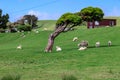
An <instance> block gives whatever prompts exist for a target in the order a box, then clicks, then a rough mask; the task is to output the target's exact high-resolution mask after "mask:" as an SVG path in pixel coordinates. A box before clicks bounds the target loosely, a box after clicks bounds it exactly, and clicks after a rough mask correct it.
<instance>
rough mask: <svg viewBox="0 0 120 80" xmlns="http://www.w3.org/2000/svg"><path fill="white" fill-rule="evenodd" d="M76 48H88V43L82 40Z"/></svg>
mask: <svg viewBox="0 0 120 80" xmlns="http://www.w3.org/2000/svg"><path fill="white" fill-rule="evenodd" d="M78 47H79V48H80V47H88V41H85V40H83V41H82V42H80V43H79V44H78Z"/></svg>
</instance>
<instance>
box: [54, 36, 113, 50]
mask: <svg viewBox="0 0 120 80" xmlns="http://www.w3.org/2000/svg"><path fill="white" fill-rule="evenodd" d="M72 41H73V42H75V41H78V37H74V38H73V40H72ZM107 44H108V46H111V45H112V42H111V41H110V40H109V41H108V43H107ZM88 45H89V43H88V41H85V40H83V41H81V42H80V43H79V44H78V50H86V49H87V48H88ZM95 47H96V48H98V47H100V42H99V41H98V42H96V43H95ZM56 51H62V48H61V47H59V46H56Z"/></svg>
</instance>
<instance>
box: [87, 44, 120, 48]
mask: <svg viewBox="0 0 120 80" xmlns="http://www.w3.org/2000/svg"><path fill="white" fill-rule="evenodd" d="M117 46H120V45H111V46H108V45H101V46H100V47H99V48H103V47H117ZM88 48H96V46H89V47H88Z"/></svg>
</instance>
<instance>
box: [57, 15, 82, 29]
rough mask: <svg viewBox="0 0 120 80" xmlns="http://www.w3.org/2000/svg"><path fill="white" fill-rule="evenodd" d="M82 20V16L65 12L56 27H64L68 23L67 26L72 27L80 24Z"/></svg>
mask: <svg viewBox="0 0 120 80" xmlns="http://www.w3.org/2000/svg"><path fill="white" fill-rule="evenodd" d="M81 22H82V19H81V17H80V16H78V15H76V14H74V13H65V14H63V15H62V16H61V17H60V18H59V19H58V20H57V22H56V29H57V28H58V27H62V26H63V25H66V28H69V29H70V28H72V27H75V26H77V25H80V24H81Z"/></svg>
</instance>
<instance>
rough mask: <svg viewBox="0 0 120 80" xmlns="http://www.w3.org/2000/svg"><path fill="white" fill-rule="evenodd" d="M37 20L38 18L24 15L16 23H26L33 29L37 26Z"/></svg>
mask: <svg viewBox="0 0 120 80" xmlns="http://www.w3.org/2000/svg"><path fill="white" fill-rule="evenodd" d="M37 20H38V18H37V17H36V16H35V15H24V16H23V17H22V19H20V20H18V21H17V22H18V23H20V24H25V23H28V24H29V25H31V26H32V28H33V27H36V26H37Z"/></svg>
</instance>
